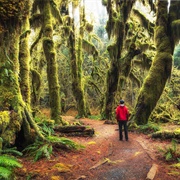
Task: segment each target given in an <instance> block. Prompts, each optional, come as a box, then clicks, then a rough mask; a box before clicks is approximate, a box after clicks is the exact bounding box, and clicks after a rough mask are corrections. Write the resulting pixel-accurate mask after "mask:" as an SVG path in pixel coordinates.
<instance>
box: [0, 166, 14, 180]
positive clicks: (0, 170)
mask: <svg viewBox="0 0 180 180" xmlns="http://www.w3.org/2000/svg"><path fill="white" fill-rule="evenodd" d="M11 175H12V171H11V170H9V169H7V168H5V167H1V166H0V179H4V180H6V179H10V177H11Z"/></svg>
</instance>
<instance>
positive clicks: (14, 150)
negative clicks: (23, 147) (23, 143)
mask: <svg viewBox="0 0 180 180" xmlns="http://www.w3.org/2000/svg"><path fill="white" fill-rule="evenodd" d="M0 153H2V154H13V155H18V156H22V155H23V153H22V152H20V151H18V150H17V148H16V147H13V148H7V149H2V150H0Z"/></svg>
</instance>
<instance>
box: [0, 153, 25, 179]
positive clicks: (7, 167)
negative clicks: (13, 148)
mask: <svg viewBox="0 0 180 180" xmlns="http://www.w3.org/2000/svg"><path fill="white" fill-rule="evenodd" d="M21 167H22V164H21V163H19V162H18V160H17V159H16V158H15V157H13V156H9V155H0V179H1V180H9V179H13V178H14V177H13V176H14V173H13V172H14V171H13V170H14V169H15V168H21Z"/></svg>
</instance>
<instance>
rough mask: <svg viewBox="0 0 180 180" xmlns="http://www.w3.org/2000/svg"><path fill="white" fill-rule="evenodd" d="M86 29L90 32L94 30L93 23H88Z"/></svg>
mask: <svg viewBox="0 0 180 180" xmlns="http://www.w3.org/2000/svg"><path fill="white" fill-rule="evenodd" d="M85 29H86V31H87V32H88V33H90V32H92V31H93V25H92V24H90V23H86V26H85Z"/></svg>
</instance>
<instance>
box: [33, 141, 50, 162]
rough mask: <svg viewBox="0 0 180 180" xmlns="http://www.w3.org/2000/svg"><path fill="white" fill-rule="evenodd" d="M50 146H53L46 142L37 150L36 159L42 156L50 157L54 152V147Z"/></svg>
mask: <svg viewBox="0 0 180 180" xmlns="http://www.w3.org/2000/svg"><path fill="white" fill-rule="evenodd" d="M49 146H51V145H49V144H45V145H43V146H42V147H41V148H39V149H38V150H37V151H36V155H35V158H34V161H38V160H39V159H41V158H42V157H46V158H47V159H50V156H51V154H52V148H51V147H49Z"/></svg>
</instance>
